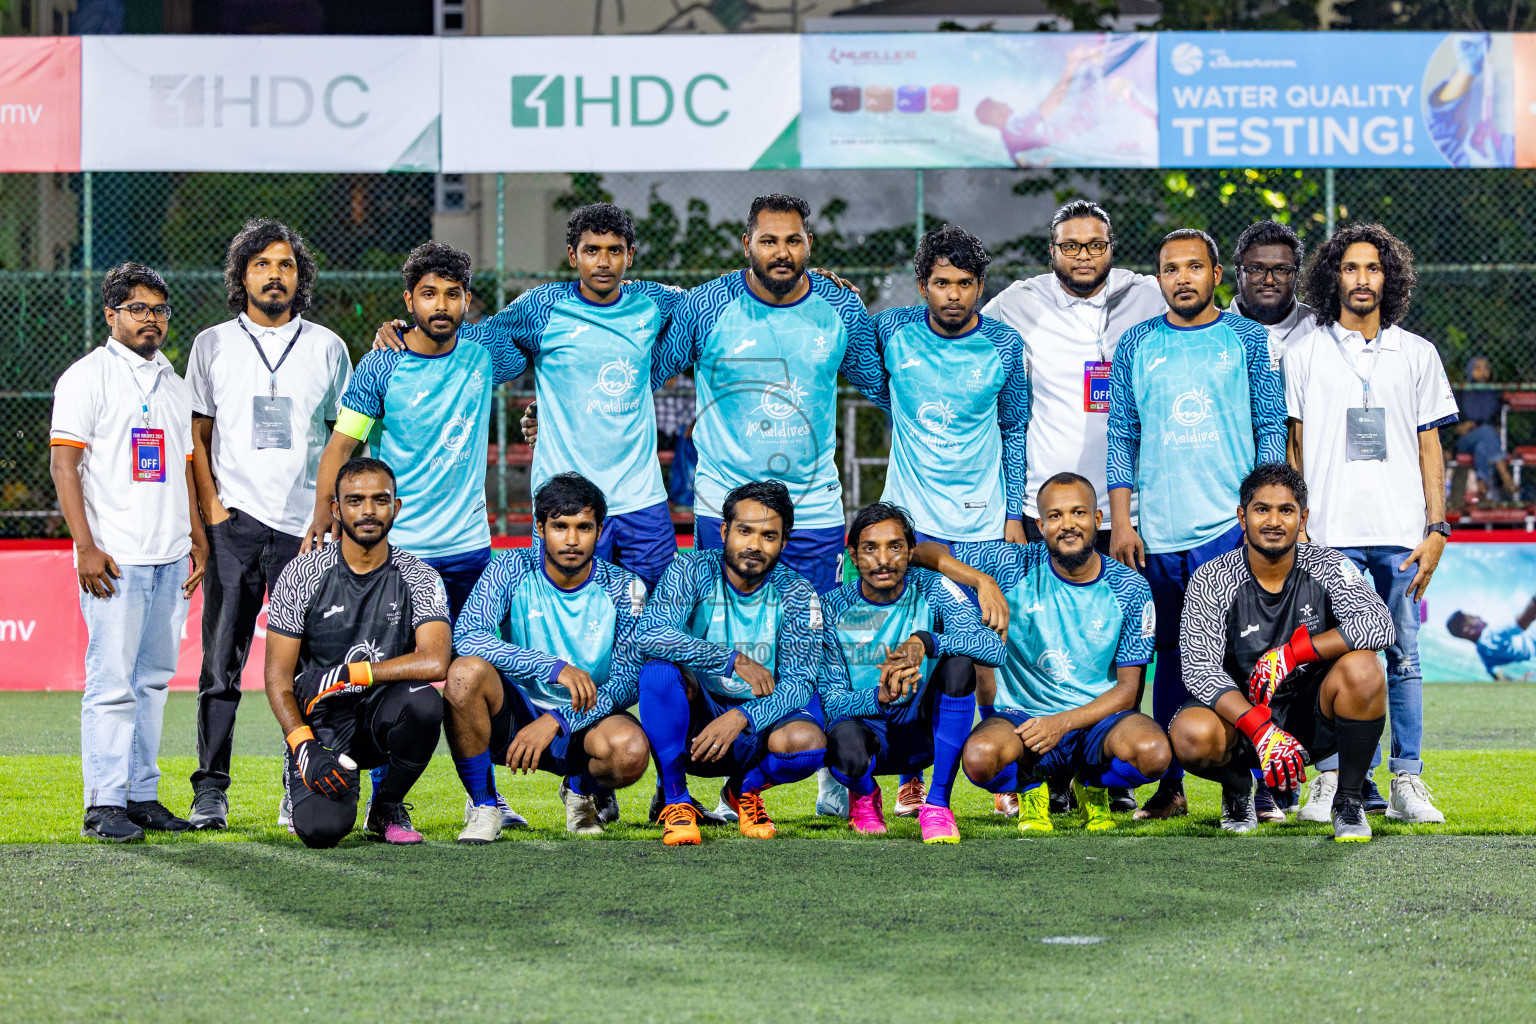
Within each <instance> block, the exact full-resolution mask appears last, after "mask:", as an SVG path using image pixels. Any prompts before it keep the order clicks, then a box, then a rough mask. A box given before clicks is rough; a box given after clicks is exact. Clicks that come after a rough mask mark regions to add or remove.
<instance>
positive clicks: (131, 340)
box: [117, 330, 165, 359]
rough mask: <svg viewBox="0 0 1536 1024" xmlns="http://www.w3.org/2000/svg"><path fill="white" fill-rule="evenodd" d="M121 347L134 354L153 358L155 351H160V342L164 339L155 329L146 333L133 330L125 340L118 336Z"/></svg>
mask: <svg viewBox="0 0 1536 1024" xmlns="http://www.w3.org/2000/svg"><path fill="white" fill-rule="evenodd" d="M117 340H118V341H120V342H122V344H123V347H124V348H126V349H128V350H129V351H131V352H133V353H134V355H137V356H142V357H143V358H145V359H153V358H155V353H156V352H158V351H160V343H161V342H162V341H164V340H165V335H164V334H162V333H160V332H159V331H156V332H155V333H153V334H148V335H146V334H145V333H143V331H142V330H139V331H134V332H133V333H132V334H131V335H129V336H128V338H127V339H126V340H124V339H122V338H118V339H117Z"/></svg>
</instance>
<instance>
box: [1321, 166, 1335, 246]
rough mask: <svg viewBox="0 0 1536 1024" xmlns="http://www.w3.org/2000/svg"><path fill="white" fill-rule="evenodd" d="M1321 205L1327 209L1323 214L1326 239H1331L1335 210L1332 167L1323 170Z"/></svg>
mask: <svg viewBox="0 0 1536 1024" xmlns="http://www.w3.org/2000/svg"><path fill="white" fill-rule="evenodd" d="M1323 203H1324V204H1325V205H1326V206H1327V207H1328V210H1327V213H1326V214H1325V216H1326V218H1327V219H1326V221H1325V225H1324V226H1325V228H1326V230H1327V233H1328V237H1330V238H1332V237H1333V223H1334V220H1333V218H1334V209H1335V207H1334V203H1333V168H1332V167H1327V168H1324V169H1323Z"/></svg>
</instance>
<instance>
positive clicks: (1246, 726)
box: [1235, 705, 1309, 789]
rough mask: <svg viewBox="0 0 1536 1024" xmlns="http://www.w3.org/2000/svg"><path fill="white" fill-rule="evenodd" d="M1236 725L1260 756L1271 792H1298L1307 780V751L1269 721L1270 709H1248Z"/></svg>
mask: <svg viewBox="0 0 1536 1024" xmlns="http://www.w3.org/2000/svg"><path fill="white" fill-rule="evenodd" d="M1235 724H1236V725H1237V730H1238V732H1241V733H1242V734H1243V735H1244V736H1247V737H1248V739H1249V741H1250V742H1251V743H1252V744H1253V749H1254V750H1255V751H1256V752H1257V753H1258V755H1259V765H1260V766H1261V767H1262V768H1263V769H1264V784H1265V785H1267V786H1269V787H1270V788H1272V789H1295V788H1296V787H1298V786H1300V785H1301V784H1302V783H1303V782H1306V781H1307V772H1306V768H1305V765H1306V764H1307V761H1308V760H1309V758H1308V757H1307V752H1306V750H1304V749H1303V748H1302V745H1301V744H1300V743H1298V742H1296V737H1295V736H1292V735H1291V734H1290V733H1288V732H1286V731H1285V730H1284V729H1282V728H1280V727H1279V726H1278V725H1276V724H1275V723H1274V722H1272V721H1270V710H1269V708H1268V707H1266V706H1263V705H1260V706H1258V707H1254V708H1251V709H1249V710H1248V711H1247V712H1246V713H1245V714H1244V715H1243V717H1241V718H1239V719H1238V720H1237V722H1236V723H1235Z"/></svg>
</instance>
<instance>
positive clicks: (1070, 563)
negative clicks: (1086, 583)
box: [1045, 537, 1093, 572]
mask: <svg viewBox="0 0 1536 1024" xmlns="http://www.w3.org/2000/svg"><path fill="white" fill-rule="evenodd" d="M1045 546H1046V548H1047V549H1048V550H1049V551H1050V553H1051V557H1052V558H1054V559H1056V561H1057V562H1059V563H1061V567H1062V568H1063V569H1065V570H1067V571H1068V572H1077V570H1079V569H1081V568H1082V567H1083V566H1085V565H1087V564H1088V559H1090V558H1092V557H1093V542H1092V541H1090V540H1088V538H1087V537H1084V538H1083V546H1082V547H1080V548H1078V549H1077V550H1076V551H1063V550H1061V549H1060V548H1058V547H1057V546H1056V545H1055V544H1054V543H1051V542H1049V541H1047V542H1046V545H1045Z"/></svg>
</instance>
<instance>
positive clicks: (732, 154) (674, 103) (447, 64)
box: [442, 35, 800, 173]
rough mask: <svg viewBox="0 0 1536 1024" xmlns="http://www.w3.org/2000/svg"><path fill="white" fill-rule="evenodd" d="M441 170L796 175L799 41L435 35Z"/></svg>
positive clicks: (712, 37) (771, 38) (760, 37)
mask: <svg viewBox="0 0 1536 1024" xmlns="http://www.w3.org/2000/svg"><path fill="white" fill-rule="evenodd" d="M442 46H443V97H444V100H445V102H444V109H443V170H444V171H447V172H450V173H471V172H488V171H691V170H746V169H750V168H768V167H795V166H798V161H799V153H798V150H797V148H796V146H795V124H796V115H797V114H798V113H799V110H800V43H799V38H798V37H796V36H771V35H752V36H745V37H737V36H719V35H710V36H646V37H644V39H643V41H641V40H640V38H639V37H635V36H596V37H581V38H553V37H551V38H538V37H510V36H504V37H500V38H481V39H444V40H443V41H442Z"/></svg>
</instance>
